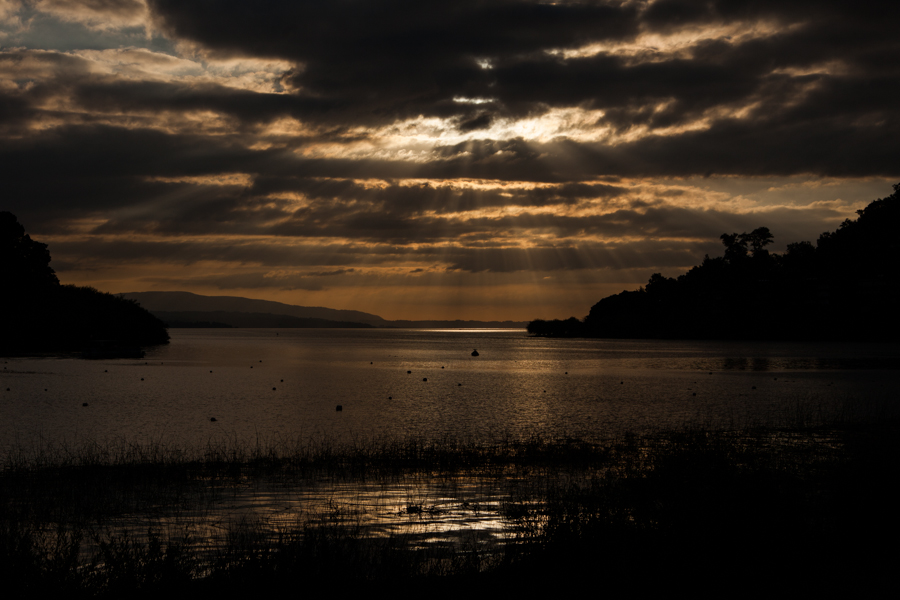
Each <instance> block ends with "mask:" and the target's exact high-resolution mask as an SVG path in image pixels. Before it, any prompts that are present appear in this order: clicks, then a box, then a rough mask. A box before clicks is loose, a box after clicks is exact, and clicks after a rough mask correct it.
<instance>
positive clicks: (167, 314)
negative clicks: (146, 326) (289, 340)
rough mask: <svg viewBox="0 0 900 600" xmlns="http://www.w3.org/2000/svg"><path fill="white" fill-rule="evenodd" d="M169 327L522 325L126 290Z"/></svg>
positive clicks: (128, 294)
mask: <svg viewBox="0 0 900 600" xmlns="http://www.w3.org/2000/svg"><path fill="white" fill-rule="evenodd" d="M119 296H121V297H123V298H128V299H130V300H135V301H137V302H138V303H139V304H140V305H141V306H142V307H144V308H145V309H147V310H148V311H150V312H151V313H153V314H154V315H155V316H156V317H157V318H159V319H161V320H162V321H164V322H166V323H168V324H169V326H170V327H186V326H196V327H204V326H205V327H209V326H210V325H214V324H220V325H226V326H231V327H382V328H385V327H394V328H401V327H410V328H430V327H441V328H483V327H486V328H493V327H507V328H524V327H525V325H526V322H525V321H459V320H457V321H427V320H426V321H388V320H385V319H383V318H381V317H379V316H378V315H373V314H370V313H365V312H361V311H358V310H339V309H334V308H324V307H320V306H315V307H311V306H296V305H294V304H284V303H283V302H273V301H271V300H254V299H251V298H241V297H239V296H201V295H199V294H193V293H191V292H128V293H126V294H119Z"/></svg>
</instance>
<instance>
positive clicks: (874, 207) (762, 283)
mask: <svg viewBox="0 0 900 600" xmlns="http://www.w3.org/2000/svg"><path fill="white" fill-rule="evenodd" d="M893 187H894V193H893V194H892V195H891V196H888V197H887V198H883V199H879V200H875V201H874V202H872V203H871V204H869V205H868V206H867V207H865V208H864V209H862V210H859V211H857V214H858V215H859V216H858V218H856V219H855V220H851V219H847V220H845V221H844V222H843V223H842V224H841V226H840V227H839V228H838V229H837V230H836V231H833V232H825V233H823V234H822V235H820V236H819V239H818V241H817V242H816V245H813V244H812V243H811V242H808V241H803V242H796V243H793V244H789V245H788V246H787V251H786V252H785V253H784V254H775V253H771V252H769V251H768V250H767V249H766V246H768V245H769V244H771V243H772V241H773V238H774V236H773V235H772V233H771V232H770V231H769V229H768V228H767V227H759V228H757V229H754V230H753V231H751V232H750V233H725V234H722V236H721V240H722V244H723V245H724V246H725V252H724V255H723V256H719V257H716V258H710V257H709V256H708V255H707V256H706V257H705V258H704V259H703V262H702V264H700V265H698V266H695V267H694V268H692V269H690V270H689V271H688V272H687V273H684V274H683V275H680V276H679V277H677V278H672V277H664V276H662V275H661V274H660V273H654V274H653V275H652V276H651V277H650V280H649V281H648V282H647V285H646V286H644V287H642V288H640V289H638V290H636V291H623V292H621V293H619V294H615V295H612V296H608V297H606V298H603V299H602V300H600V301H599V302H598V303H597V304H595V305H594V306H592V307H591V310H590V313H589V314H588V315H587V316H586V317H585V318H584V319H582V320H579V319H577V318H575V317H571V318H569V319H566V320H559V319H555V320H552V321H544V320H541V319H537V320H534V321H532V322H531V323H529V324H528V332H529V333H531V334H533V335H536V336H547V337H592V338H643V339H647V338H662V339H732V340H736V339H742V340H859V341H892V340H896V339H897V337H898V333H900V326H898V323H900V320H898V319H897V307H898V306H900V277H898V274H897V265H898V263H900V245H898V235H897V232H898V227H900V184H897V185H894V186H893Z"/></svg>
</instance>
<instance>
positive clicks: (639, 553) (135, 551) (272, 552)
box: [0, 403, 900, 597]
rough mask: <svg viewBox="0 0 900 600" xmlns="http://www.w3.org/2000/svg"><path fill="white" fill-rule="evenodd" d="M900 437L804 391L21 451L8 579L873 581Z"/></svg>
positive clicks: (78, 583)
mask: <svg viewBox="0 0 900 600" xmlns="http://www.w3.org/2000/svg"><path fill="white" fill-rule="evenodd" d="M898 434H900V420H898V419H897V417H896V415H895V414H892V413H891V411H890V410H886V409H885V408H884V407H874V406H873V407H869V408H866V410H864V411H862V412H860V411H859V410H858V409H855V412H854V411H850V410H843V409H842V410H837V411H835V410H831V411H824V410H821V409H819V408H817V407H815V406H804V405H802V404H801V403H797V405H795V406H792V407H790V408H789V410H787V411H785V413H784V414H782V415H780V417H779V419H778V422H777V423H775V422H772V421H770V422H767V423H756V424H750V425H746V426H743V427H730V428H725V429H722V428H713V427H710V426H709V425H703V424H700V425H698V424H693V425H690V426H688V425H686V426H685V427H683V428H680V429H678V430H667V431H657V432H650V433H644V434H640V435H638V434H635V433H622V434H619V435H615V436H610V437H608V438H598V439H594V440H583V439H577V440H576V439H551V438H548V437H543V436H541V435H538V434H533V435H528V436H524V437H518V438H516V437H513V436H498V437H496V438H494V439H490V440H479V441H476V440H458V439H450V438H445V439H439V440H424V439H402V440H400V439H386V438H382V439H366V440H361V439H356V440H353V441H351V442H346V443H339V442H337V441H335V440H329V439H319V440H313V441H310V440H299V439H294V440H288V439H276V440H271V441H262V440H255V441H253V442H252V443H249V444H248V443H242V442H240V441H238V440H234V439H230V440H224V441H219V442H217V443H215V444H213V443H210V444H207V445H206V446H204V447H202V448H196V449H184V448H177V447H173V446H166V445H163V444H150V445H143V446H141V445H135V444H126V443H121V444H111V445H106V446H103V445H99V444H83V445H81V446H79V447H66V446H63V445H52V444H47V445H44V446H40V447H37V448H30V449H28V450H27V451H26V450H23V449H22V448H13V449H11V450H10V451H9V452H8V453H7V455H6V456H5V459H4V462H3V466H2V473H0V513H2V514H0V570H2V574H0V575H2V576H3V579H4V581H6V582H9V584H10V586H11V587H10V589H11V590H13V591H17V592H20V593H21V594H28V595H32V594H35V593H38V592H41V591H49V592H55V593H59V592H64V593H67V594H69V595H74V596H79V595H85V596H108V597H117V596H121V595H126V594H127V595H135V594H138V595H140V594H145V595H159V594H161V593H164V592H166V591H167V590H184V589H197V590H198V591H203V592H214V593H218V594H220V595H230V594H232V593H234V594H237V593H242V592H247V591H250V590H252V591H254V592H258V591H260V590H271V591H277V590H282V589H289V588H292V586H300V587H302V589H304V590H306V591H315V590H316V589H322V590H334V589H338V588H347V589H350V588H357V587H359V588H361V587H363V586H366V587H367V589H368V588H372V586H374V587H375V589H377V588H378V586H392V589H396V586H397V585H402V586H405V589H410V590H412V589H423V590H430V591H431V592H432V593H434V594H436V595H438V596H441V595H442V594H443V595H447V594H451V593H454V592H457V591H459V590H462V589H466V588H467V587H468V586H471V585H474V584H477V585H481V586H487V588H486V589H489V588H491V586H499V587H502V588H503V589H505V590H507V591H508V590H509V589H510V588H516V587H517V586H518V587H519V588H521V589H522V590H523V591H528V590H530V589H531V588H532V586H534V585H537V584H540V583H546V582H547V581H549V580H551V579H553V580H556V581H566V582H583V581H587V580H588V579H590V580H591V581H593V580H594V579H596V578H600V579H602V580H604V581H618V582H627V581H628V580H629V578H634V581H641V582H643V584H642V585H649V583H648V582H647V581H646V574H647V573H648V572H652V573H654V574H655V575H654V576H655V577H658V578H662V579H658V581H660V582H662V581H666V580H667V579H666V578H669V579H668V580H678V581H682V582H684V581H692V580H694V579H696V580H698V581H700V580H702V581H706V582H707V583H708V582H709V581H711V580H715V579H716V578H719V579H728V578H732V579H733V578H747V577H751V576H753V574H754V573H756V574H757V575H758V574H759V573H764V574H766V575H765V576H766V577H770V576H774V575H775V574H779V575H780V576H787V577H791V578H792V579H793V580H798V579H804V580H806V579H809V578H812V579H810V581H817V582H831V583H833V582H834V581H836V580H837V579H840V580H842V581H847V580H850V579H857V580H858V579H859V578H860V577H863V578H864V579H866V580H874V579H877V578H878V577H879V574H882V573H889V572H890V566H889V564H888V563H887V562H886V558H885V556H884V555H882V554H879V553H878V552H876V550H875V549H876V548H879V547H880V546H881V544H882V543H883V542H885V541H887V540H891V539H892V536H895V535H896V534H897V533H898V530H900V526H898V516H897V511H896V509H895V507H894V506H893V502H892V501H891V498H893V492H892V491H891V490H892V489H893V485H892V484H893V479H894V476H895V473H896V464H897V459H898V455H900V452H898V449H900V448H898V444H900V441H898V440H900V437H898ZM660 585H662V584H660ZM823 585H824V583H823Z"/></svg>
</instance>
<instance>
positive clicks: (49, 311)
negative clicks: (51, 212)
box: [0, 212, 169, 355]
mask: <svg viewBox="0 0 900 600" xmlns="http://www.w3.org/2000/svg"><path fill="white" fill-rule="evenodd" d="M0 281H2V286H3V287H2V293H0V314H2V315H3V330H2V335H0V353H2V354H6V355H18V354H23V353H44V352H59V351H65V352H68V351H78V350H86V349H91V348H96V347H97V346H101V347H103V348H104V349H105V351H106V352H108V353H110V352H111V353H112V354H115V349H116V348H117V347H134V346H144V345H153V344H164V343H166V342H168V341H169V334H168V333H167V332H166V328H165V325H163V323H162V322H161V321H160V320H159V319H157V318H156V317H154V316H153V315H151V314H150V313H149V312H147V311H146V310H144V309H143V308H141V307H140V306H138V305H137V303H136V302H133V301H131V300H127V299H124V298H119V297H117V296H113V295H112V294H106V293H103V292H100V291H97V290H95V289H94V288H90V287H77V286H73V285H62V284H60V282H59V279H58V278H57V277H56V273H55V272H54V271H53V269H52V268H51V267H50V252H49V250H48V248H47V245H46V244H42V243H40V242H37V241H35V240H32V239H31V237H30V236H29V235H28V234H26V233H25V228H24V227H23V226H22V225H21V224H20V223H19V222H18V220H17V219H16V217H15V215H13V214H12V213H9V212H0ZM132 352H134V351H133V349H132Z"/></svg>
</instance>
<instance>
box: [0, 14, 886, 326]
mask: <svg viewBox="0 0 900 600" xmlns="http://www.w3.org/2000/svg"><path fill="white" fill-rule="evenodd" d="M897 23H900V3H888V6H884V5H883V4H882V3H879V4H878V5H877V8H876V4H875V3H868V2H859V1H858V0H857V1H853V2H829V1H827V0H824V1H823V0H816V1H812V0H797V1H792V2H784V1H782V0H777V1H776V0H759V1H738V0H735V1H716V0H708V1H694V0H682V1H672V0H657V1H652V0H635V1H628V0H606V1H596V2H592V1H587V2H565V1H560V2H546V1H526V0H516V1H513V0H494V1H491V0H479V1H476V0H453V1H446V2H445V1H433V2H422V1H421V0H392V1H388V0H325V1H291V2H289V1H284V0H282V1H276V0H257V1H254V2H246V1H237V0H233V1H228V0H217V1H215V2H214V1H212V0H193V1H190V2H187V1H184V0H80V1H66V0H0V177H2V188H0V210H9V211H11V212H13V213H14V214H15V215H16V216H17V217H18V218H19V221H20V222H21V223H22V224H23V225H24V226H25V229H26V231H27V232H28V233H29V234H31V236H32V237H33V238H34V239H36V240H38V241H41V242H44V243H47V244H48V245H49V248H50V253H51V255H52V257H53V261H52V263H51V266H52V267H53V268H54V269H55V270H56V272H57V274H58V276H59V278H60V280H61V281H62V282H63V283H70V284H77V285H91V286H93V287H96V288H97V289H100V290H102V291H108V292H113V293H118V292H135V291H166V290H169V291H175V290H180V291H190V292H195V293H198V294H206V295H230V296H244V297H249V298H261V299H267V300H277V301H281V302H288V303H291V304H299V305H304V306H327V307H331V308H345V309H355V310H363V311H366V312H371V313H375V314H378V315H380V316H382V317H384V318H387V319H484V320H489V319H513V320H531V319H536V318H542V319H552V318H567V317H570V316H576V317H583V316H584V315H586V314H587V313H588V311H589V309H590V307H591V306H592V305H593V304H594V303H596V302H597V301H598V300H600V299H601V298H603V297H605V296H608V295H610V294H614V293H618V292H620V291H622V290H625V289H637V288H638V287H640V286H641V285H643V284H644V283H646V281H647V279H648V278H649V277H650V275H651V274H653V273H657V272H658V273H662V274H663V275H666V276H677V275H679V274H681V273H683V272H685V271H686V270H688V269H689V268H691V267H692V266H694V265H696V264H699V263H700V262H701V261H702V260H703V257H704V255H706V254H709V255H710V256H720V255H721V254H722V245H721V241H720V240H719V236H720V235H721V234H723V233H732V232H744V231H751V230H752V229H755V228H757V227H761V226H765V227H768V228H769V229H770V230H771V231H772V233H773V234H774V236H775V243H774V245H773V246H772V247H771V248H772V249H773V250H774V251H776V252H778V251H783V250H784V249H785V248H786V246H787V244H789V243H792V242H797V241H801V240H808V241H812V242H815V240H816V239H817V238H818V236H819V235H820V234H821V233H822V232H824V231H829V230H833V229H835V228H836V227H838V226H839V225H840V223H841V222H842V221H843V220H845V219H847V218H853V217H855V211H856V210H858V209H860V208H862V207H864V206H865V205H867V204H868V203H869V202H871V201H872V200H875V199H877V198H882V197H885V196H888V195H890V194H891V193H892V189H891V186H892V184H894V183H897V182H900V161H898V158H900V136H898V132H900V118H898V117H900V101H898V98H900V93H898V92H900V36H898V35H897V33H896V30H897Z"/></svg>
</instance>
